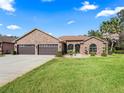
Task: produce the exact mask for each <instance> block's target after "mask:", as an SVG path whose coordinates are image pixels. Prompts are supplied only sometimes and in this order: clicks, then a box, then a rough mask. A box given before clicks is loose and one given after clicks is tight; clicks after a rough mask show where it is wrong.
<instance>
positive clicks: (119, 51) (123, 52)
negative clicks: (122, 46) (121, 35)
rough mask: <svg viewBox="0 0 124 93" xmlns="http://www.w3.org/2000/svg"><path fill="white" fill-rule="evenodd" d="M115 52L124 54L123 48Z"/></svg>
mask: <svg viewBox="0 0 124 93" xmlns="http://www.w3.org/2000/svg"><path fill="white" fill-rule="evenodd" d="M115 53H116V54H124V50H116V51H115Z"/></svg>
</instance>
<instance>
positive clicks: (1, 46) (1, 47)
mask: <svg viewBox="0 0 124 93" xmlns="http://www.w3.org/2000/svg"><path fill="white" fill-rule="evenodd" d="M15 39H16V38H15V37H10V36H0V54H11V53H12V52H13V51H14V42H13V41H14V40H15Z"/></svg>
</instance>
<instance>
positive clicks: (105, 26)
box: [100, 17, 121, 52]
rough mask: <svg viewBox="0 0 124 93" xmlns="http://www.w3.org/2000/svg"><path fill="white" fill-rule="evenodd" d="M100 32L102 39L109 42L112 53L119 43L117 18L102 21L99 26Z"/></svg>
mask: <svg viewBox="0 0 124 93" xmlns="http://www.w3.org/2000/svg"><path fill="white" fill-rule="evenodd" d="M100 31H101V33H102V36H103V38H105V39H106V40H108V41H109V44H110V51H111V52H112V50H113V48H114V46H115V45H117V44H118V42H119V34H120V32H121V30H120V20H119V19H118V18H117V17H114V18H111V19H110V20H107V21H103V22H102V24H101V26H100Z"/></svg>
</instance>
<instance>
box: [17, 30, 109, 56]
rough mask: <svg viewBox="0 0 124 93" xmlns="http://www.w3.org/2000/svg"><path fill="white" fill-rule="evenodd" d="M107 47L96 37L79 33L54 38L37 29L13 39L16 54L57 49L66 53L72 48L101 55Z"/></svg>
mask: <svg viewBox="0 0 124 93" xmlns="http://www.w3.org/2000/svg"><path fill="white" fill-rule="evenodd" d="M107 47H108V43H107V41H105V40H103V39H100V38H97V37H88V36H82V35H80V36H62V37H60V38H56V37H54V36H52V35H49V34H48V33H46V32H43V31H40V30H39V29H33V30H32V31H30V32H29V33H27V34H25V35H24V36H22V37H20V38H18V39H17V40H16V41H15V49H16V51H17V53H18V54H36V55H55V54H56V53H57V52H58V51H61V52H63V53H66V52H67V51H68V50H74V51H76V52H78V53H80V54H83V55H87V54H89V53H90V52H96V54H97V55H101V54H102V53H103V51H104V49H105V48H107ZM106 52H107V51H106Z"/></svg>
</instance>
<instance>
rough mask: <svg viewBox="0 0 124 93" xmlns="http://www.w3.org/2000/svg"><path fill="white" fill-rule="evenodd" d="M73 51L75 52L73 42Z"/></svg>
mask: <svg viewBox="0 0 124 93" xmlns="http://www.w3.org/2000/svg"><path fill="white" fill-rule="evenodd" d="M73 52H75V44H73Z"/></svg>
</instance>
